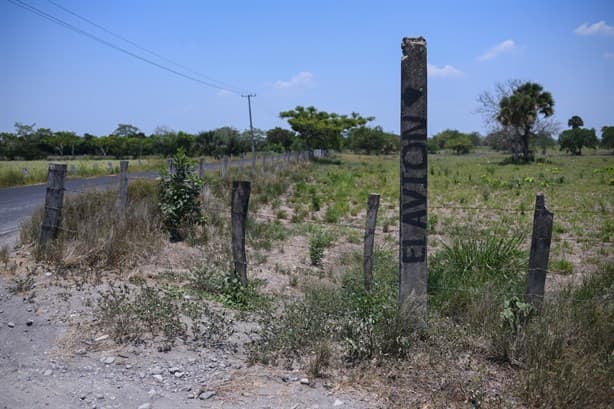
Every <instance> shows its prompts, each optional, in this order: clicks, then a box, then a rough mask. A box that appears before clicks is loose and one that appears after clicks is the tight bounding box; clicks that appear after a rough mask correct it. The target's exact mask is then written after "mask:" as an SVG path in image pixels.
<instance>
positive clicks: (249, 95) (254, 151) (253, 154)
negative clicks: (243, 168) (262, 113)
mask: <svg viewBox="0 0 614 409" xmlns="http://www.w3.org/2000/svg"><path fill="white" fill-rule="evenodd" d="M241 97H243V98H247V106H248V108H249V132H250V133H251V134H252V164H253V166H254V167H256V144H255V142H254V126H253V125H252V97H256V94H247V95H241Z"/></svg>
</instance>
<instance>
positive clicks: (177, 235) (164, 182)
mask: <svg viewBox="0 0 614 409" xmlns="http://www.w3.org/2000/svg"><path fill="white" fill-rule="evenodd" d="M193 166H194V163H193V161H192V160H190V158H188V157H187V156H186V154H185V151H184V150H183V149H179V150H178V151H177V153H176V154H175V156H173V170H174V171H173V172H170V171H168V170H166V169H165V170H163V171H162V179H161V181H160V189H159V200H160V204H159V206H160V211H161V212H162V223H163V224H164V227H165V228H166V230H167V231H168V232H169V233H170V235H171V240H172V241H181V240H183V239H184V238H185V233H186V230H190V229H192V227H193V226H194V225H195V224H202V223H203V222H204V218H203V215H202V213H201V209H200V202H199V195H200V187H201V186H202V184H203V181H202V180H201V179H200V178H198V177H197V176H196V175H194V173H193V172H192V167H193Z"/></svg>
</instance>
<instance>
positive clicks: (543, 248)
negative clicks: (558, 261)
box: [525, 193, 554, 310]
mask: <svg viewBox="0 0 614 409" xmlns="http://www.w3.org/2000/svg"><path fill="white" fill-rule="evenodd" d="M553 219H554V215H553V214H552V213H551V212H550V211H549V210H548V209H546V199H545V197H544V194H543V193H538V194H537V196H536V198H535V214H534V215H533V235H532V237H531V255H530V256H529V270H528V271H527V289H526V292H525V300H526V302H529V303H531V304H532V305H533V306H534V307H535V308H537V309H538V310H539V309H540V308H541V303H542V300H543V298H544V287H545V284H546V274H547V272H548V258H549V256H550V243H551V242H552V221H553Z"/></svg>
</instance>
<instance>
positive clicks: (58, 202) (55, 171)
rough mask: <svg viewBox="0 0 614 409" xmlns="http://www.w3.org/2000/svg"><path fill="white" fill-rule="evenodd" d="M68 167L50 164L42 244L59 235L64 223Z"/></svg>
mask: <svg viewBox="0 0 614 409" xmlns="http://www.w3.org/2000/svg"><path fill="white" fill-rule="evenodd" d="M65 178H66V165H64V164H59V163H50V164H49V170H48V173H47V192H46V194H45V214H44V216H43V223H42V225H41V234H40V242H41V244H45V243H47V242H48V241H49V240H51V239H54V238H56V237H57V235H58V229H59V227H60V222H61V221H62V206H63V203H64V179H65Z"/></svg>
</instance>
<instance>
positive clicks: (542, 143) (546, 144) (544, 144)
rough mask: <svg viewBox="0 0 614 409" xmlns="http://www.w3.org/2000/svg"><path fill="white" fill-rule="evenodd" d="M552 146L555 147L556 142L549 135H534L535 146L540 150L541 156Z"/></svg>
mask: <svg viewBox="0 0 614 409" xmlns="http://www.w3.org/2000/svg"><path fill="white" fill-rule="evenodd" d="M554 145H556V141H555V140H554V138H553V137H552V136H550V134H549V133H547V132H538V133H536V134H535V146H537V147H539V148H540V149H541V151H542V155H545V154H546V151H547V150H548V148H552V147H553V146H554Z"/></svg>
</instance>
